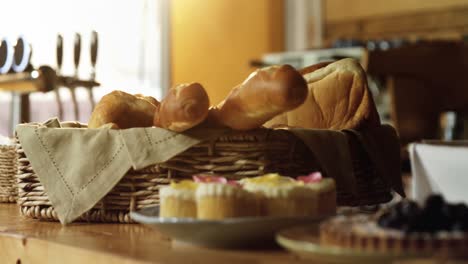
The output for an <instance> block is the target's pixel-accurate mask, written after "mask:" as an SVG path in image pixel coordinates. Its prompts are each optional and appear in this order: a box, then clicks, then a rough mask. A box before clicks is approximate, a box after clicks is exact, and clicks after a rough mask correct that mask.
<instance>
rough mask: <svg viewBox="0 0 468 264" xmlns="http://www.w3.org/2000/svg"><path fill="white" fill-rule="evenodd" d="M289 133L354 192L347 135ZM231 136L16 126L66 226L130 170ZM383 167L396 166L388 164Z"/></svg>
mask: <svg viewBox="0 0 468 264" xmlns="http://www.w3.org/2000/svg"><path fill="white" fill-rule="evenodd" d="M290 131H291V133H293V134H294V135H296V136H297V137H298V138H300V139H301V140H302V141H303V142H304V143H305V144H306V145H307V146H308V147H309V148H310V149H311V150H312V152H313V153H314V156H315V157H316V158H317V159H319V162H320V163H321V166H322V168H323V170H324V171H325V172H326V173H327V175H329V176H331V177H334V178H335V179H337V182H338V184H339V185H341V186H342V188H343V190H346V191H353V190H355V178H354V175H353V167H352V162H351V157H350V153H349V148H348V143H347V135H346V134H345V133H343V132H339V131H329V130H306V129H290ZM229 132H231V131H230V130H228V129H223V128H207V127H200V128H194V129H191V130H189V131H186V132H184V133H183V134H179V133H175V132H172V131H168V130H165V129H162V128H156V127H151V128H131V129H124V130H111V129H86V128H68V127H67V128H61V125H60V122H58V120H57V119H51V120H49V121H47V122H46V123H44V124H43V125H38V124H36V125H31V124H27V125H19V126H18V127H17V136H18V138H19V141H20V143H21V145H22V147H23V149H24V151H25V154H26V156H27V157H28V159H29V161H30V162H31V165H32V167H33V168H34V171H35V172H36V174H37V176H38V177H39V180H40V181H41V183H42V185H44V189H45V190H46V192H47V194H48V197H49V199H50V202H51V203H52V205H53V206H54V208H55V210H56V212H57V215H58V218H59V220H60V222H61V223H62V224H67V223H70V222H72V221H73V220H75V219H76V218H78V217H79V216H80V215H82V214H83V213H85V212H86V211H88V210H89V209H91V208H92V207H93V206H94V205H96V204H97V203H98V202H99V200H101V199H102V198H103V197H104V196H105V195H106V194H107V193H108V192H109V191H110V190H111V189H112V188H113V187H114V186H115V185H116V184H117V183H118V182H119V181H120V180H121V179H122V177H123V176H124V175H125V174H126V173H127V172H128V170H129V169H130V168H132V167H133V168H134V169H135V170H138V169H142V168H145V167H147V166H149V165H152V164H157V163H161V162H165V161H167V160H169V159H171V158H172V157H174V156H175V155H177V154H179V153H181V152H183V151H185V150H187V149H188V148H190V147H192V146H194V145H196V144H198V143H200V142H203V141H211V140H215V139H216V138H217V137H219V136H221V135H223V134H225V133H229ZM379 136H382V135H380V134H379V133H377V132H375V131H374V132H370V136H369V135H366V136H364V138H367V137H371V138H372V137H375V138H378V137H379ZM362 142H363V144H367V143H368V142H371V143H372V144H373V146H371V147H370V148H368V149H370V150H369V152H370V153H374V152H375V150H374V148H375V147H377V148H378V147H379V144H377V143H375V144H374V141H373V140H367V139H365V140H363V141H362ZM372 144H370V145H372ZM389 144H390V143H389ZM396 148H398V146H396ZM382 157H385V155H377V156H376V159H379V158H382ZM378 162H380V161H378ZM379 164H381V166H387V165H388V166H390V165H392V166H393V165H394V164H390V163H388V162H387V163H385V161H384V162H383V163H382V162H380V163H379ZM398 165H399V163H398ZM398 165H397V166H398ZM398 168H399V167H398ZM392 173H393V172H392ZM338 187H340V186H338Z"/></svg>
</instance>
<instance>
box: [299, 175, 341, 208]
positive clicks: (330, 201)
mask: <svg viewBox="0 0 468 264" xmlns="http://www.w3.org/2000/svg"><path fill="white" fill-rule="evenodd" d="M297 179H298V181H301V182H303V183H304V185H305V186H306V187H307V188H310V189H312V190H314V191H315V192H317V194H318V195H317V199H316V200H315V202H316V204H317V205H316V208H317V211H316V214H317V215H331V214H334V213H336V183H335V180H334V179H332V178H323V177H322V174H321V173H320V172H314V173H311V174H309V175H308V176H300V177H298V178H297Z"/></svg>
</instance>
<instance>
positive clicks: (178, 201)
mask: <svg viewBox="0 0 468 264" xmlns="http://www.w3.org/2000/svg"><path fill="white" fill-rule="evenodd" d="M196 189H197V184H196V183H195V182H193V181H190V180H183V181H181V182H179V183H175V182H171V184H170V185H168V186H164V187H162V188H161V189H160V191H159V199H160V209H159V215H160V216H161V217H182V218H187V217H191V218H195V217H197V206H196V201H195V192H196Z"/></svg>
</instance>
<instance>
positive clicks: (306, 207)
mask: <svg viewBox="0 0 468 264" xmlns="http://www.w3.org/2000/svg"><path fill="white" fill-rule="evenodd" d="M300 178H301V180H295V179H293V178H290V177H285V176H281V175H279V174H273V173H271V174H266V175H263V176H259V177H254V178H245V179H242V180H240V181H239V182H236V181H228V180H226V178H223V177H218V176H213V175H195V176H194V181H193V182H192V181H182V182H180V183H172V184H171V185H170V186H167V187H164V188H162V189H161V214H160V215H161V217H194V215H196V217H197V218H198V219H224V218H232V217H248V216H269V217H301V216H310V217H322V216H327V215H332V214H334V213H335V210H336V194H335V192H334V188H335V187H334V186H335V185H334V181H333V180H332V179H328V178H324V179H322V178H321V175H320V173H313V174H311V175H309V176H303V177H300ZM194 193H195V195H194ZM193 196H195V198H193ZM194 199H195V203H196V213H193V214H192V215H191V216H190V215H189V214H185V215H184V216H180V215H181V211H185V212H186V211H188V210H186V208H187V207H188V205H187V204H188V203H189V202H190V203H189V204H190V205H192V204H193V203H194ZM177 206H180V208H177ZM190 208H193V207H190Z"/></svg>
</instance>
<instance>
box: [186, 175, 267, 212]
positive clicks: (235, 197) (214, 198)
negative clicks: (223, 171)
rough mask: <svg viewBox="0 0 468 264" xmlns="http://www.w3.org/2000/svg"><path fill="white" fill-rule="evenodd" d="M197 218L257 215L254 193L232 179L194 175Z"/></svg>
mask: <svg viewBox="0 0 468 264" xmlns="http://www.w3.org/2000/svg"><path fill="white" fill-rule="evenodd" d="M194 180H195V182H197V183H198V188H197V191H196V201H197V218H199V219H224V218H231V217H247V216H256V215H258V209H257V208H258V206H257V201H256V198H255V195H254V194H252V193H249V192H248V191H246V190H243V189H242V188H241V186H240V185H239V184H238V183H237V182H234V181H227V180H226V178H223V177H216V176H211V175H197V176H194Z"/></svg>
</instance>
